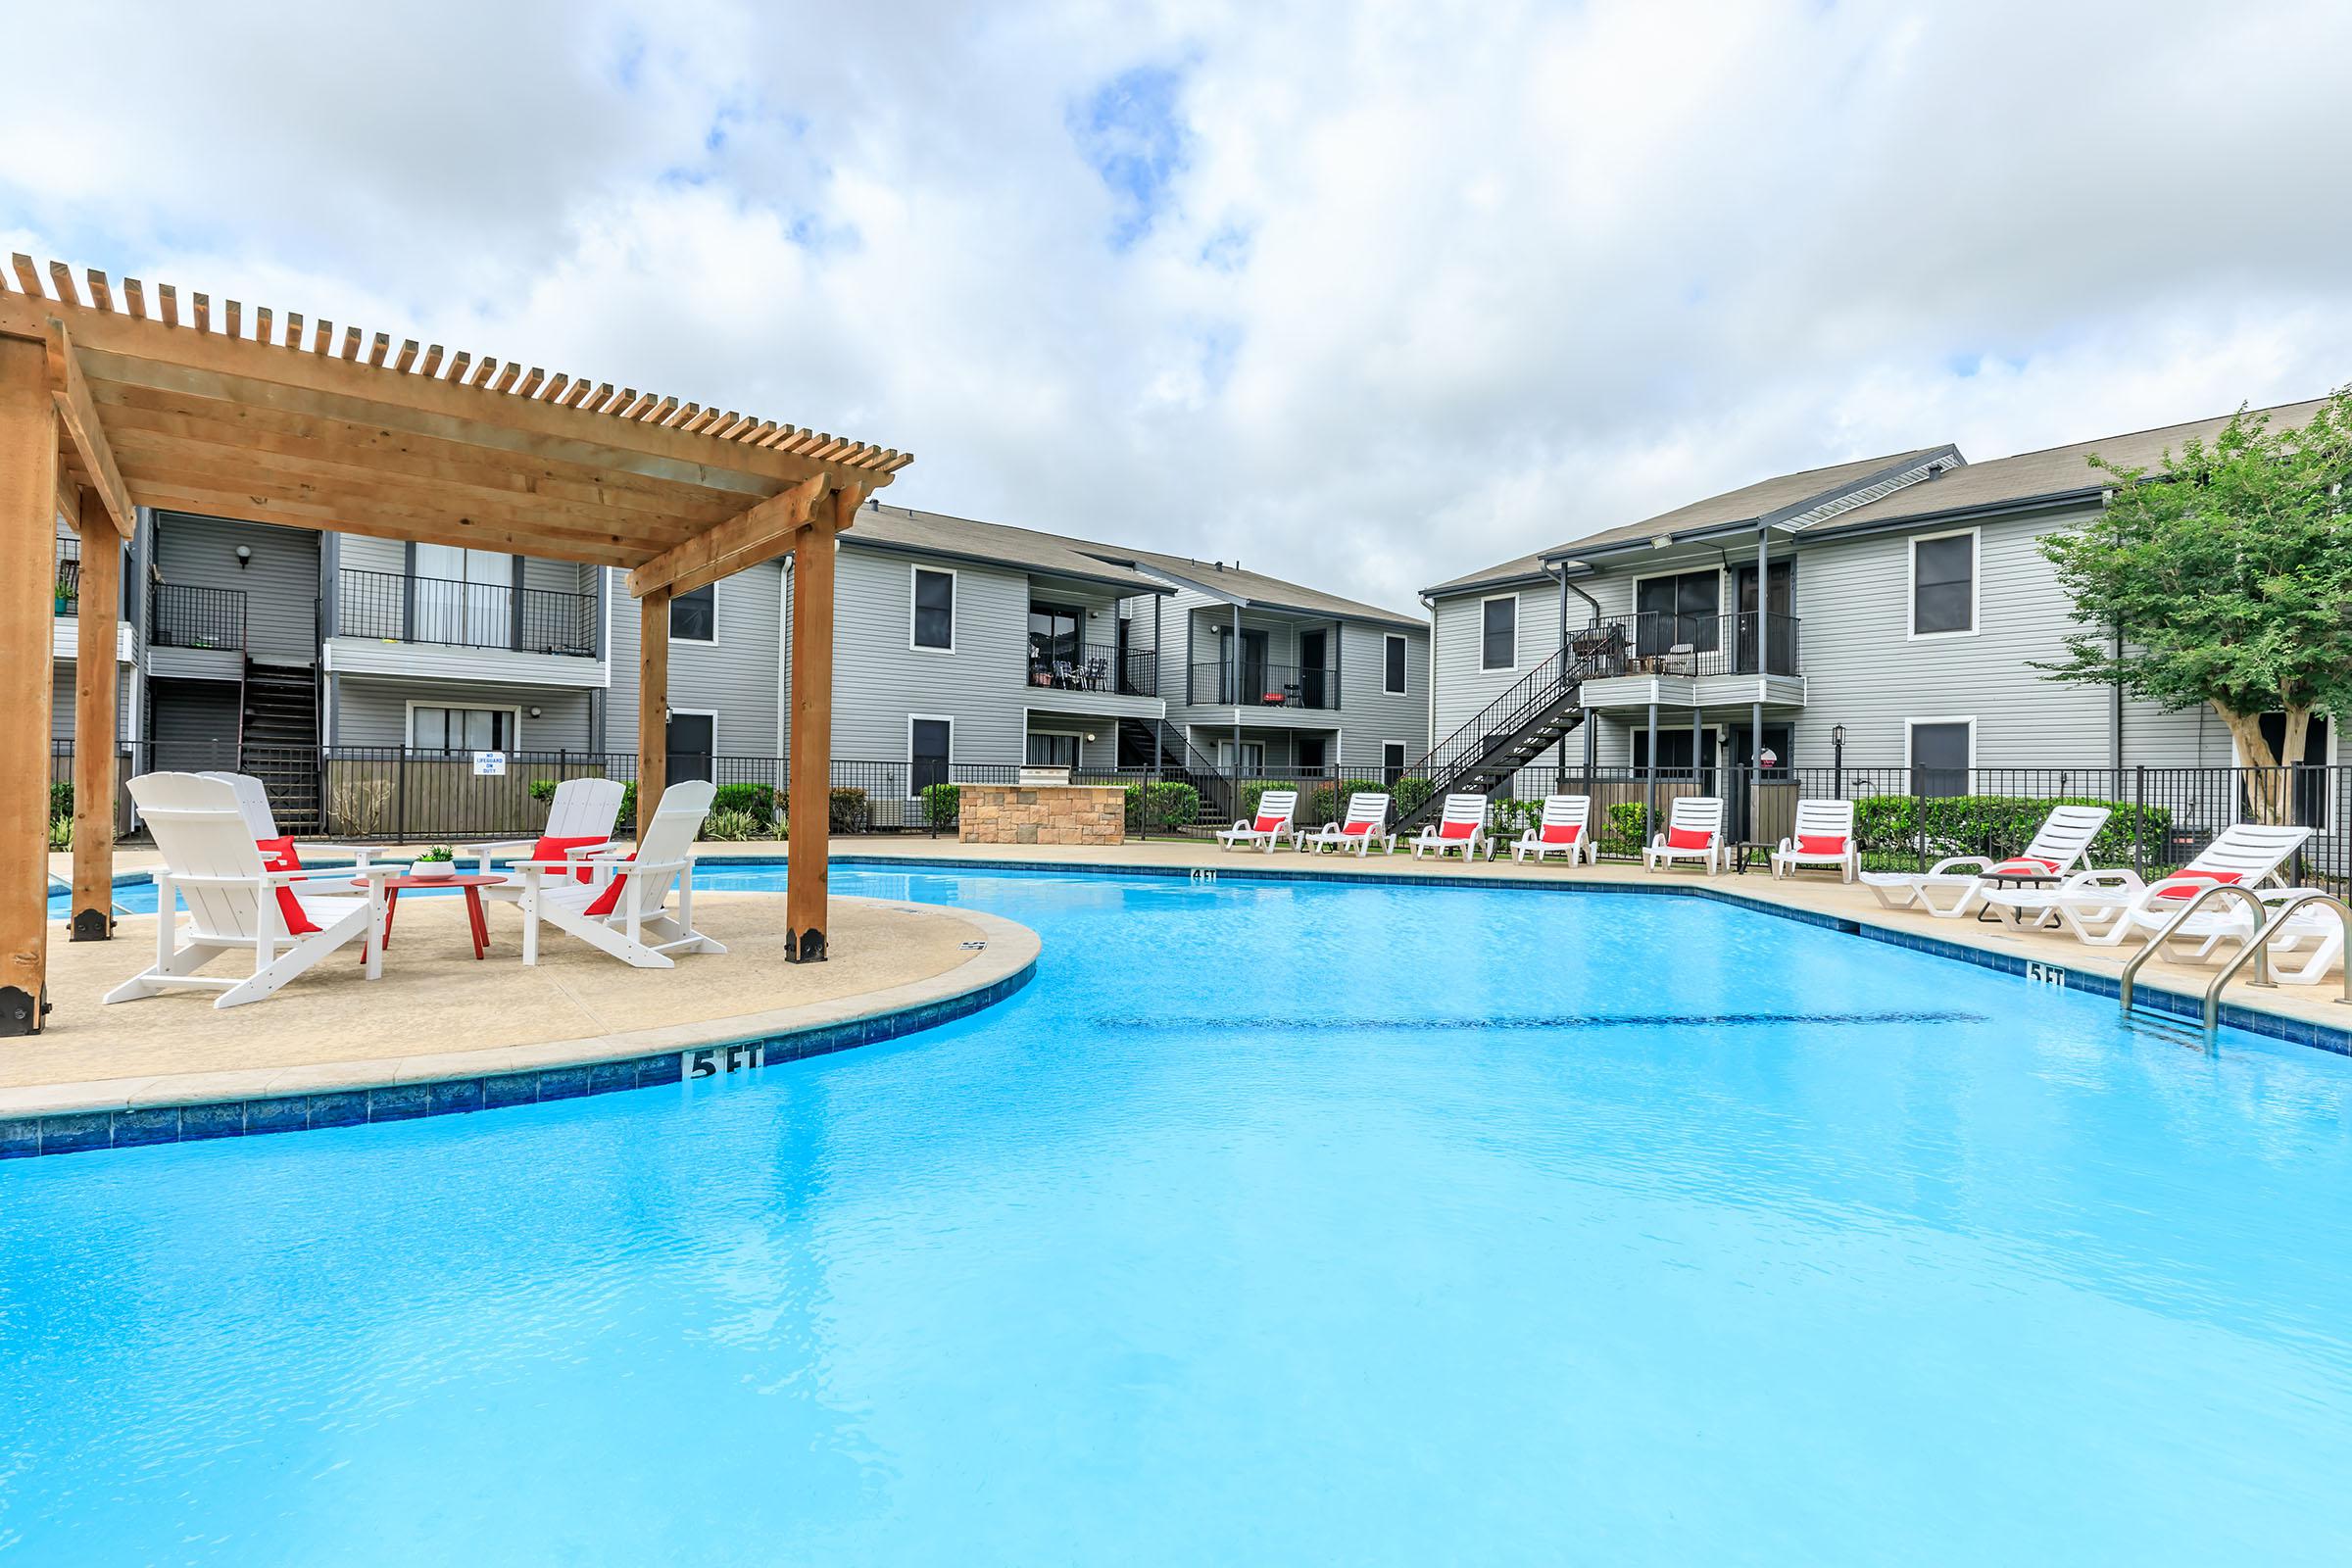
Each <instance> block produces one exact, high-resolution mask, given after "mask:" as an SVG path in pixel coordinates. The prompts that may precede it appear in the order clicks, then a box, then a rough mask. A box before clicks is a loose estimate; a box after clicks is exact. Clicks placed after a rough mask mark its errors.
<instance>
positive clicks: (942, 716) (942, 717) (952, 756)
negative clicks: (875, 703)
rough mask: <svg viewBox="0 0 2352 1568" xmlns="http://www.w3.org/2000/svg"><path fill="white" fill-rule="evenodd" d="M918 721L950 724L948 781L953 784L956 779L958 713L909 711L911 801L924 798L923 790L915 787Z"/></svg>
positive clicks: (908, 775)
mask: <svg viewBox="0 0 2352 1568" xmlns="http://www.w3.org/2000/svg"><path fill="white" fill-rule="evenodd" d="M918 723H923V724H945V725H947V726H948V777H947V782H949V783H951V784H952V783H954V782H955V781H956V715H955V714H954V713H908V714H907V799H908V800H910V801H919V800H921V799H922V798H923V793H922V791H920V790H918V789H916V788H915V787H914V726H915V725H916V724H918Z"/></svg>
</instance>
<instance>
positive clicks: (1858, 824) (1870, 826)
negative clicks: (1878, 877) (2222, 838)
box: [1854, 795, 2173, 865]
mask: <svg viewBox="0 0 2352 1568" xmlns="http://www.w3.org/2000/svg"><path fill="white" fill-rule="evenodd" d="M2059 806H2102V807H2105V808H2106V809H2107V810H2108V811H2109V812H2110V813H2111V814H2110V815H2109V816H2108V818H2107V825H2106V826H2105V827H2103V828H2101V829H2100V830H2099V835H2098V837H2096V838H2094V839H2092V840H2091V841H2090V852H2089V854H2088V855H2087V856H2086V857H2085V863H2087V864H2091V865H2129V864H2131V846H2132V840H2133V828H2134V826H2135V825H2136V827H2137V830H2138V834H2137V836H2138V842H2139V844H2140V845H2141V846H2142V849H2143V852H2144V853H2145V854H2147V855H2148V856H2151V857H2154V856H2160V855H2161V854H2162V853H2163V850H2164V844H2165V838H2166V835H2167V834H2168V833H2169V832H2170V830H2171V828H2172V825H2173V813H2172V811H2171V810H2170V809H2167V808H2165V807H2161V806H2144V807H2143V806H2133V805H2131V804H2130V803H2129V802H2122V801H2102V800H2096V799H2093V798H2091V797H2089V796H2081V795H2069V796H2063V797H2058V798H2053V799H2046V800H2037V799H2034V798H2033V797H2030V796H2023V795H1930V796H1917V795H1872V796H1865V797H1864V798H1862V799H1860V800H1857V801H1856V802H1854V837H1855V839H1856V840H1857V841H1858V842H1857V844H1856V845H1855V848H1857V849H1858V850H1860V851H1861V852H1862V854H1863V855H1864V857H1866V858H1877V859H1881V860H1896V859H1900V858H1904V857H1906V856H1907V857H1910V858H1914V859H1916V858H1918V856H1919V853H1920V849H1921V843H1920V839H1921V832H1922V829H1923V828H1924V829H1925V832H1926V839H1927V843H1926V850H1927V858H1928V860H1929V861H1930V862H1931V863H1933V862H1935V861H1936V860H1940V859H1944V858H1948V857H1951V856H1956V855H1986V856H1994V857H2002V856H2010V855H2017V854H2020V853H2022V852H2023V851H2024V850H2025V847H2026V846H2027V845H2028V844H2031V843H2032V842H2033V841H2034V830H2035V829H2036V828H2038V827H2040V826H2041V824H2042V819H2043V818H2045V817H2047V816H2048V815H2049V814H2050V810H2051V809H2052V808H2053V807H2059Z"/></svg>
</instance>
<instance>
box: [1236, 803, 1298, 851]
mask: <svg viewBox="0 0 2352 1568" xmlns="http://www.w3.org/2000/svg"><path fill="white" fill-rule="evenodd" d="M1298 815H1299V792H1298V791H1297V790H1268V791H1266V792H1265V793H1264V794H1263V795H1260V796H1259V797H1258V798H1257V815H1256V816H1255V817H1253V818H1251V819H1250V820H1249V821H1247V822H1236V823H1234V824H1233V826H1231V827H1229V828H1226V829H1224V830H1223V831H1222V832H1220V833H1218V834H1217V848H1218V849H1220V850H1233V849H1262V850H1264V851H1265V852H1266V853H1267V854H1268V855H1272V854H1273V853H1274V850H1275V848H1276V846H1278V845H1280V844H1281V843H1282V842H1283V841H1284V840H1286V839H1287V840H1289V841H1290V843H1291V845H1292V846H1293V847H1294V848H1296V847H1297V845H1298V842H1299V830H1298V828H1297V827H1295V826H1294V825H1293V823H1294V820H1295V819H1296V818H1297V817H1298Z"/></svg>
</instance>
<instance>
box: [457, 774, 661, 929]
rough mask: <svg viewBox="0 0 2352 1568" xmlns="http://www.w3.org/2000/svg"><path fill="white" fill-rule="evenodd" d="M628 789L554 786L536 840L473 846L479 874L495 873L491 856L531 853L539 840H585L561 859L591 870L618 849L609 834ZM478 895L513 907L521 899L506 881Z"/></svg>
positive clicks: (588, 782) (596, 783)
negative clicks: (594, 864)
mask: <svg viewBox="0 0 2352 1568" xmlns="http://www.w3.org/2000/svg"><path fill="white" fill-rule="evenodd" d="M627 793H628V787H627V786H626V785H624V784H622V783H621V782H620V781H619V780H618V779H612V778H567V779H565V780H564V782H563V783H561V784H559V785H557V786H556V798H555V799H554V800H552V801H550V802H549V803H548V806H547V826H545V827H544V828H541V829H540V830H539V838H536V839H499V840H497V841H496V842H494V843H490V844H477V845H475V846H474V849H475V851H476V852H477V853H478V854H479V855H480V857H481V865H480V874H481V875H483V876H491V875H494V874H495V873H494V872H493V871H492V869H491V866H490V858H491V857H492V856H495V855H512V854H514V853H515V851H517V850H522V851H535V850H537V849H538V847H539V840H540V839H586V840H589V841H590V842H588V843H585V844H580V845H576V846H574V847H573V848H571V849H570V850H567V851H566V852H565V858H567V859H572V860H577V861H580V862H583V865H585V866H588V867H591V868H592V867H593V860H594V858H595V857H598V856H609V855H611V853H612V852H613V850H614V849H616V848H617V847H618V846H616V845H615V844H613V828H614V826H615V825H617V824H618V823H619V821H620V802H621V797H622V796H624V795H625V794H627ZM482 891H483V892H484V893H485V894H487V895H489V896H490V897H491V898H493V899H503V900H505V901H507V902H508V903H510V904H512V903H515V902H517V901H519V900H520V899H521V898H522V884H521V883H520V882H517V881H512V880H510V881H508V882H505V883H503V884H501V885H499V886H497V887H488V888H484V889H482Z"/></svg>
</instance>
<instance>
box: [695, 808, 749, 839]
mask: <svg viewBox="0 0 2352 1568" xmlns="http://www.w3.org/2000/svg"><path fill="white" fill-rule="evenodd" d="M762 831H764V829H763V828H762V827H761V825H760V818H758V817H756V816H754V815H753V814H752V813H751V812H749V811H712V812H711V814H710V815H708V816H706V817H704V818H703V831H702V836H703V837H704V838H706V839H711V840H712V841H714V842H716V843H721V844H735V843H741V842H742V841H743V840H745V839H756V838H758V837H759V836H760V833H761V832H762Z"/></svg>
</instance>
